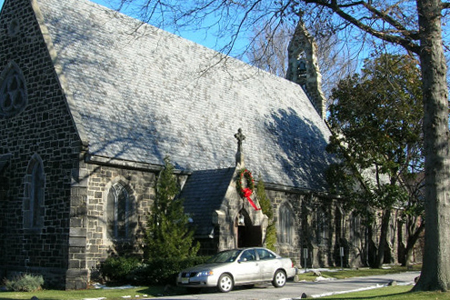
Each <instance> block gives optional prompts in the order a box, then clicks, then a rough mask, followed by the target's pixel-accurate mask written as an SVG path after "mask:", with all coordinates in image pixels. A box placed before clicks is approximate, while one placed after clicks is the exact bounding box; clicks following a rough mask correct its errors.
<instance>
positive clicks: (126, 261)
mask: <svg viewBox="0 0 450 300" xmlns="http://www.w3.org/2000/svg"><path fill="white" fill-rule="evenodd" d="M208 258H209V257H205V256H194V257H188V258H178V257H173V258H152V259H150V260H148V261H146V262H145V263H141V262H139V260H138V259H137V258H135V257H109V258H107V259H106V260H105V261H104V262H103V263H102V264H101V265H100V274H101V275H102V277H103V278H105V279H106V280H107V281H109V282H110V283H115V284H117V283H121V284H122V283H129V284H137V285H164V284H175V280H176V277H177V275H178V273H179V272H180V271H181V270H183V269H185V268H188V267H192V266H195V265H198V264H201V263H204V262H205V261H206V260H207V259H208Z"/></svg>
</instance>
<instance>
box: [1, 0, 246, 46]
mask: <svg viewBox="0 0 450 300" xmlns="http://www.w3.org/2000/svg"><path fill="white" fill-rule="evenodd" d="M5 1H6V0H0V7H2V6H3V3H4V2H5ZM63 1H64V0H63ZM90 1H92V2H95V3H98V4H100V5H104V6H107V7H110V6H109V5H108V2H109V1H110V0H90ZM163 29H165V30H167V31H171V30H170V29H168V28H163ZM177 34H178V35H181V36H182V37H184V38H186V39H188V40H191V41H194V42H196V43H198V44H201V45H204V46H206V47H208V48H210V49H214V50H220V47H221V46H222V47H223V46H225V45H226V44H227V43H228V40H224V41H223V43H222V45H216V38H215V37H214V36H213V35H212V34H208V35H206V33H205V32H194V31H187V30H186V31H184V32H181V33H177ZM245 44H246V40H245V39H243V38H242V39H241V40H240V42H239V43H238V44H237V47H235V52H236V53H238V52H239V49H240V48H241V47H245Z"/></svg>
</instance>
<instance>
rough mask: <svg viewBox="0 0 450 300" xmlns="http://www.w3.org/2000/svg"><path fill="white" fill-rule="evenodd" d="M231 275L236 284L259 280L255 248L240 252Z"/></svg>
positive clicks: (259, 274)
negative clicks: (234, 270)
mask: <svg viewBox="0 0 450 300" xmlns="http://www.w3.org/2000/svg"><path fill="white" fill-rule="evenodd" d="M233 275H234V280H235V283H238V284H239V283H245V282H257V281H261V273H260V270H259V261H258V260H257V259H256V253H255V249H247V250H244V251H243V252H242V254H241V256H240V257H239V259H238V262H237V266H236V272H235V274H233Z"/></svg>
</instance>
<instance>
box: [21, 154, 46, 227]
mask: <svg viewBox="0 0 450 300" xmlns="http://www.w3.org/2000/svg"><path fill="white" fill-rule="evenodd" d="M44 189H45V174H44V166H43V164H42V160H41V158H40V157H39V155H37V154H35V155H33V157H32V158H31V160H30V162H29V163H28V168H27V174H26V176H25V192H24V194H25V197H24V209H23V212H24V227H25V228H35V229H38V228H40V227H42V225H43V224H44V212H45V207H44Z"/></svg>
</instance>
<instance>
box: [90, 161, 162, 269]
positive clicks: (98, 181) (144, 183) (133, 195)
mask: <svg viewBox="0 0 450 300" xmlns="http://www.w3.org/2000/svg"><path fill="white" fill-rule="evenodd" d="M85 167H86V170H87V172H88V174H89V179H88V182H89V184H88V191H87V229H86V230H87V232H86V252H87V267H88V269H90V270H93V271H96V270H97V268H98V266H99V263H100V262H102V261H103V260H105V259H106V258H107V257H108V256H110V255H122V254H124V252H126V253H128V254H130V253H134V254H142V248H141V247H140V246H141V245H142V240H141V239H142V237H143V234H144V232H145V226H146V222H147V217H148V215H149V213H150V209H151V205H152V203H153V200H154V197H155V184H156V178H157V175H158V173H157V172H158V170H154V169H153V170H142V169H135V168H132V167H123V166H122V167H121V166H116V167H115V166H106V165H97V164H92V163H89V164H86V165H85ZM116 183H120V184H122V185H124V187H126V188H127V190H128V193H129V196H130V199H132V201H133V207H134V208H135V209H134V217H133V218H134V220H135V222H136V226H135V227H133V234H132V238H130V239H122V240H117V239H113V238H111V237H109V236H108V227H107V226H108V222H107V219H108V216H107V214H108V212H107V197H108V193H109V191H110V189H111V188H112V186H113V185H114V184H116Z"/></svg>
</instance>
